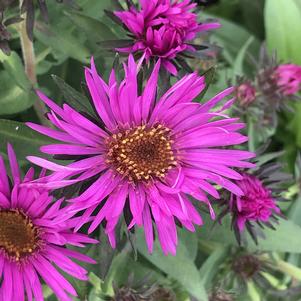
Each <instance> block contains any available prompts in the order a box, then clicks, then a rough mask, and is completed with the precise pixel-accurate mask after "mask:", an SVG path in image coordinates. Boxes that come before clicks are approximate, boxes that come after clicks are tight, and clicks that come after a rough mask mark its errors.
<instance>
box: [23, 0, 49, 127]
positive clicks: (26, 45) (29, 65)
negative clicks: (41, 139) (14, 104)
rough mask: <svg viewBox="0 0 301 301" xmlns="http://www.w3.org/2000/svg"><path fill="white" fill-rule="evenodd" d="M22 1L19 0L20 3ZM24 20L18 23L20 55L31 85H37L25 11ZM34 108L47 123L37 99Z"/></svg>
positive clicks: (43, 107)
mask: <svg viewBox="0 0 301 301" xmlns="http://www.w3.org/2000/svg"><path fill="white" fill-rule="evenodd" d="M21 3H22V1H21V0H20V5H21ZM22 18H23V19H24V21H22V22H20V24H19V34H20V41H21V48H22V55H23V60H24V67H25V73H26V75H27V77H28V79H29V80H30V82H31V83H32V85H33V87H36V86H37V85H38V81H37V75H36V59H35V53H34V46H33V42H32V41H31V40H30V39H29V38H28V35H27V31H26V13H24V14H22ZM33 107H34V110H35V111H36V114H37V115H38V117H39V119H40V121H41V123H43V124H48V122H47V119H46V118H45V117H44V114H45V113H46V112H47V109H46V106H45V105H44V103H42V102H41V101H40V100H37V101H36V102H35V103H34V105H33Z"/></svg>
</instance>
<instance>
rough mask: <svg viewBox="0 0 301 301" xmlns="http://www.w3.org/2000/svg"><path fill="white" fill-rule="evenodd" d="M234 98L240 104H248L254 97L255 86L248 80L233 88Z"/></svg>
mask: <svg viewBox="0 0 301 301" xmlns="http://www.w3.org/2000/svg"><path fill="white" fill-rule="evenodd" d="M235 92H236V98H237V100H238V102H239V104H240V105H242V106H249V105H250V104H251V103H252V102H253V101H254V100H255V99H256V88H255V87H254V86H253V85H252V84H251V83H250V82H248V81H246V82H244V83H242V84H240V85H239V86H237V87H236V89H235Z"/></svg>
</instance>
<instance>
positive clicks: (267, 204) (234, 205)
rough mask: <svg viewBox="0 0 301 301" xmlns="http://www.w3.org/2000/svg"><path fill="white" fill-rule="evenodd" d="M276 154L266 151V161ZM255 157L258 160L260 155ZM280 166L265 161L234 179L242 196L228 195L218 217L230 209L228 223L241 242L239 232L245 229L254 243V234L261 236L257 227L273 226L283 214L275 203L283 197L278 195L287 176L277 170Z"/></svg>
mask: <svg viewBox="0 0 301 301" xmlns="http://www.w3.org/2000/svg"><path fill="white" fill-rule="evenodd" d="M278 156H279V153H275V154H270V158H271V159H270V160H272V159H275V158H277V157H278ZM256 160H258V162H260V160H261V157H258V158H257V159H256ZM281 168H282V165H281V164H279V163H275V162H271V163H270V162H266V163H265V164H263V165H261V166H260V163H259V165H258V166H257V168H256V169H253V170H249V171H244V172H242V173H241V175H242V179H241V180H238V181H236V182H235V183H236V185H237V186H239V187H240V189H241V190H242V191H243V193H244V194H243V195H242V196H237V195H234V194H231V195H230V202H229V201H227V200H225V201H224V202H223V203H221V204H222V205H225V206H226V208H225V210H224V211H223V212H222V213H221V215H220V216H221V217H222V216H224V215H225V214H226V213H228V212H230V213H231V215H232V226H233V228H234V231H235V234H236V238H237V240H238V242H239V243H241V234H242V233H243V232H244V231H245V229H246V230H247V231H248V232H249V233H250V235H251V236H252V238H253V239H254V241H255V242H256V243H257V237H258V236H259V235H260V236H263V233H262V232H261V231H260V228H262V227H263V226H267V227H269V228H271V229H275V228H274V226H273V223H275V222H276V223H277V221H278V217H279V216H280V217H283V215H282V213H281V211H280V209H279V207H278V202H279V201H284V200H285V199H284V198H283V197H282V196H281V192H283V189H284V185H286V184H287V183H288V181H289V180H290V179H291V177H290V176H289V175H288V174H286V173H284V172H282V171H281ZM256 225H258V226H259V227H256Z"/></svg>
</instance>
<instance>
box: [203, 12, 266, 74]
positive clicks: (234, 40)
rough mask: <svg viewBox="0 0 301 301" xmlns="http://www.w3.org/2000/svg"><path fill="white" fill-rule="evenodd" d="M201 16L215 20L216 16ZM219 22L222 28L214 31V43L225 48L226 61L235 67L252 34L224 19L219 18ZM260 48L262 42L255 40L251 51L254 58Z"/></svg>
mask: <svg viewBox="0 0 301 301" xmlns="http://www.w3.org/2000/svg"><path fill="white" fill-rule="evenodd" d="M201 16H205V17H208V18H212V17H213V18H214V16H212V15H209V14H204V13H202V14H201ZM218 21H219V22H220V23H221V25H222V26H221V28H219V29H217V30H215V31H214V34H213V35H212V41H214V42H216V43H217V45H218V46H221V47H223V52H222V54H223V55H224V57H225V59H226V60H227V61H228V62H229V63H230V64H231V65H233V64H234V62H235V58H236V57H237V53H238V52H239V50H240V49H241V46H242V45H244V43H245V42H246V41H247V40H248V39H249V38H250V36H251V34H250V32H248V31H247V30H246V29H245V28H243V27H242V26H239V25H237V24H235V23H233V22H231V21H228V20H225V19H222V18H218ZM259 48H260V42H259V40H258V39H256V38H254V42H253V43H252V45H251V47H250V49H249V51H250V53H251V54H252V55H253V56H254V57H257V56H258V52H259ZM248 63H249V64H248V65H247V66H248V67H250V68H251V67H253V64H251V62H248ZM252 70H253V69H252Z"/></svg>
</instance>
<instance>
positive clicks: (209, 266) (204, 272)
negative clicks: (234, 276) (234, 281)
mask: <svg viewBox="0 0 301 301" xmlns="http://www.w3.org/2000/svg"><path fill="white" fill-rule="evenodd" d="M227 254H228V248H227V247H226V248H225V247H218V248H217V249H216V250H214V251H213V252H212V253H211V254H210V256H209V257H208V258H207V260H206V261H205V262H204V263H203V265H202V266H201V268H200V275H201V278H202V282H203V284H204V286H205V287H206V288H210V287H211V286H212V279H213V278H214V276H215V275H216V273H218V270H217V269H216V267H217V266H219V265H220V264H221V263H222V261H223V260H224V259H225V257H226V255H227Z"/></svg>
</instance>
